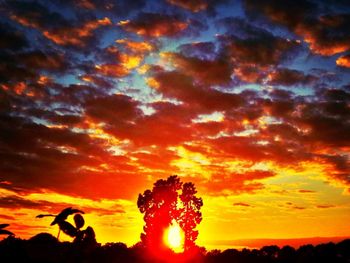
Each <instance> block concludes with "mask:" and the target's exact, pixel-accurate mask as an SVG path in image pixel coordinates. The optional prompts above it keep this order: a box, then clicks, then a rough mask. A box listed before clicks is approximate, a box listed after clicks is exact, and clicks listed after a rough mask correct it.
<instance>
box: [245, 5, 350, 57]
mask: <svg viewBox="0 0 350 263" xmlns="http://www.w3.org/2000/svg"><path fill="white" fill-rule="evenodd" d="M244 4H245V8H246V10H247V12H248V14H249V13H252V14H251V16H254V15H257V16H260V17H261V16H265V17H267V18H268V19H269V20H270V21H272V22H276V23H278V24H280V25H283V26H286V27H287V28H288V29H290V30H291V31H293V32H294V33H295V34H297V35H299V36H301V37H302V38H303V39H304V41H305V42H306V43H308V44H309V47H310V50H311V51H312V52H313V53H315V54H320V55H323V56H331V55H334V54H338V53H341V52H344V51H347V50H349V48H350V45H349V34H348V28H349V21H350V19H349V15H348V14H347V13H341V12H342V11H339V10H338V12H339V13H337V14H332V13H328V12H330V11H331V10H329V8H328V10H327V6H326V5H325V3H322V2H313V1H302V0H300V1H299V0H298V1H284V2H283V3H282V2H278V1H271V0H264V1H256V0H245V1H244ZM324 5H325V6H324ZM324 9H325V10H324Z"/></svg>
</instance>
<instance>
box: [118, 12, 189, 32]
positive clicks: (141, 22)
mask: <svg viewBox="0 0 350 263" xmlns="http://www.w3.org/2000/svg"><path fill="white" fill-rule="evenodd" d="M119 25H120V26H121V27H122V28H124V29H125V30H127V31H130V32H134V33H136V34H138V35H141V36H145V37H162V36H165V37H171V36H175V35H177V34H179V33H180V32H181V31H183V30H185V29H186V28H187V27H188V26H189V25H188V22H186V21H184V20H183V19H181V18H180V17H177V16H172V15H165V14H158V13H139V14H138V16H137V17H135V18H134V19H132V20H130V21H129V20H128V21H121V22H120V23H119Z"/></svg>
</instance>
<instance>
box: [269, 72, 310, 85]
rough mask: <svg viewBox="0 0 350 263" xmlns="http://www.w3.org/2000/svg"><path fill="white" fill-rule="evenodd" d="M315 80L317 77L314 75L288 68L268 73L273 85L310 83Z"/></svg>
mask: <svg viewBox="0 0 350 263" xmlns="http://www.w3.org/2000/svg"><path fill="white" fill-rule="evenodd" d="M315 80H316V77H314V76H312V75H305V74H304V73H303V72H302V71H299V70H292V69H287V68H280V69H277V70H275V71H273V72H271V73H269V75H268V83H269V84H271V85H283V86H298V85H310V84H312V82H313V81H315Z"/></svg>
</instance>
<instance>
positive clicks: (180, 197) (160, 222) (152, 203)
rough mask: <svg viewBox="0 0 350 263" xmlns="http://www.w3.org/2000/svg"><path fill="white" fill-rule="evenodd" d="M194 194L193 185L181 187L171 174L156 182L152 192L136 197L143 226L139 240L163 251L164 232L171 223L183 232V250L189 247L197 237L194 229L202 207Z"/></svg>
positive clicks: (199, 220)
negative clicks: (141, 214) (175, 223)
mask: <svg viewBox="0 0 350 263" xmlns="http://www.w3.org/2000/svg"><path fill="white" fill-rule="evenodd" d="M196 193H197V191H196V189H195V186H194V184H193V183H185V184H183V183H182V182H181V181H180V178H179V177H177V176H176V175H173V176H170V177H168V178H167V179H166V180H164V179H160V180H158V181H156V182H155V183H154V185H153V188H152V190H146V191H144V193H143V194H139V197H138V200H137V206H138V208H139V210H140V212H141V213H143V214H144V217H143V218H144V221H145V223H146V224H145V226H144V228H143V229H144V233H142V234H141V241H142V242H143V243H144V244H145V245H146V246H147V247H148V248H151V250H153V251H155V252H157V251H159V250H164V249H165V244H164V242H163V234H164V231H165V229H166V228H167V227H169V225H170V224H171V222H172V220H175V221H176V222H178V224H179V225H180V227H181V228H182V230H183V231H184V232H185V249H186V250H188V249H190V248H191V247H193V246H194V245H195V240H196V238H197V236H198V231H196V230H194V229H195V227H196V225H197V224H199V223H200V222H201V220H202V217H201V213H200V208H201V207H202V205H203V202H202V199H201V198H197V197H196V196H195V194H196Z"/></svg>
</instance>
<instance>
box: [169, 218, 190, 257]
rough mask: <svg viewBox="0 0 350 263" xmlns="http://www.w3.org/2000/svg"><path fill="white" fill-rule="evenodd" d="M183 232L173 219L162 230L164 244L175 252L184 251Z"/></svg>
mask: <svg viewBox="0 0 350 263" xmlns="http://www.w3.org/2000/svg"><path fill="white" fill-rule="evenodd" d="M184 241H185V234H184V231H183V230H182V229H181V227H180V226H179V224H178V223H177V222H176V221H175V220H173V221H172V223H171V225H170V226H169V227H168V228H167V229H166V230H165V232H164V242H165V244H166V245H167V246H168V247H169V248H170V249H171V250H173V251H174V252H175V253H182V252H183V251H184Z"/></svg>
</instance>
